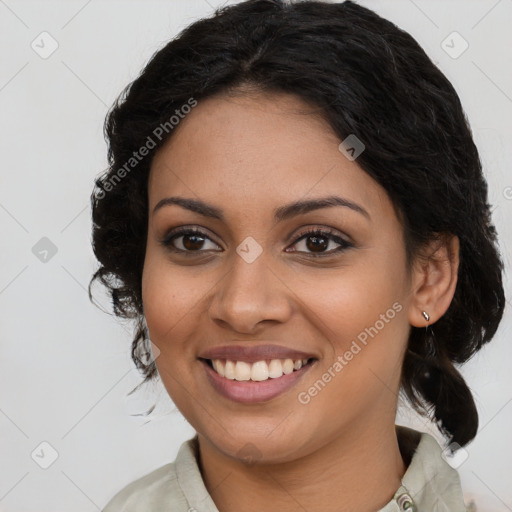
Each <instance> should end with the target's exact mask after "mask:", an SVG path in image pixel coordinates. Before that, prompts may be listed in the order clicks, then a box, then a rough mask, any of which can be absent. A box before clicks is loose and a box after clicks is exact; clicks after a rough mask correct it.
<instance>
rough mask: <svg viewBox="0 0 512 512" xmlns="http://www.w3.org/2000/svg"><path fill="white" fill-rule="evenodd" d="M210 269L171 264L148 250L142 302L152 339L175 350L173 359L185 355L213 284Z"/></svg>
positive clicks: (161, 347) (164, 349) (167, 350)
mask: <svg viewBox="0 0 512 512" xmlns="http://www.w3.org/2000/svg"><path fill="white" fill-rule="evenodd" d="M212 284H213V283H210V280H209V278H208V273H207V272H203V273H201V272H199V271H198V272H193V271H191V267H182V268H180V267H179V266H178V265H172V264H171V263H170V262H169V261H167V260H166V258H165V257H162V256H158V255H154V254H153V253H152V251H151V250H148V252H147V255H146V260H145V263H144V272H143V276H142V301H143V305H144V314H145V317H146V321H147V324H148V326H149V329H150V337H151V340H152V341H153V342H154V343H155V344H156V345H157V346H158V348H159V349H160V350H161V351H164V352H168V353H171V352H172V353H173V357H172V358H170V359H169V360H170V361H175V360H176V358H175V357H174V355H175V353H176V354H178V357H179V358H183V357H186V356H187V355H189V354H188V353H187V349H186V347H187V346H188V345H189V344H187V337H188V335H189V333H191V332H193V331H194V329H193V328H192V327H191V324H192V325H193V324H194V323H195V324H196V325H197V315H198V314H199V311H200V308H201V307H204V305H203V302H204V300H205V297H206V295H207V291H208V289H209V288H210V287H211V286H212Z"/></svg>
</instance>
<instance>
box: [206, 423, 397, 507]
mask: <svg viewBox="0 0 512 512" xmlns="http://www.w3.org/2000/svg"><path fill="white" fill-rule="evenodd" d="M375 425H377V426H375ZM199 451H200V462H201V469H202V473H203V479H204V481H205V484H206V488H207V489H208V492H209V493H210V495H211V497H212V499H213V501H214V502H215V504H216V505H217V508H218V509H219V511H220V512H239V511H240V510H244V511H246V512H253V511H254V512H256V511H258V512H259V511H261V510H266V511H268V512H272V511H277V510H279V511H280V512H288V511H290V512H292V511H294V512H295V511H296V510H298V509H299V510H300V509H303V510H307V511H308V512H317V511H318V512H320V511H322V512H334V511H339V510H340V505H341V504H342V508H343V510H361V511H363V510H368V511H371V510H378V509H380V508H382V507H383V506H384V505H385V504H386V503H388V502H389V501H390V500H391V498H392V497H393V495H394V493H395V492H396V490H397V489H398V488H399V486H400V484H401V478H402V476H403V474H404V473H405V470H406V468H405V465H404V462H403V460H402V457H401V455H400V450H399V447H398V441H397V438H396V431H395V425H394V421H390V422H388V423H387V424H386V425H383V424H379V423H378V422H369V423H366V425H365V426H364V427H363V428H361V425H358V426H357V428H353V429H351V431H350V432H345V433H343V434H342V435H340V436H338V437H337V438H335V439H333V440H332V441H330V442H329V443H327V444H325V445H324V446H323V447H322V448H320V449H318V450H316V451H315V452H313V453H311V454H309V455H307V456H305V457H302V458H301V459H298V460H294V461H291V462H286V463H280V464H254V465H247V464H244V463H242V462H240V461H238V460H236V459H233V458H231V457H227V456H226V455H224V454H222V453H221V452H219V451H218V450H217V449H216V448H214V447H213V446H212V445H211V444H209V443H208V441H207V440H206V439H205V438H204V437H202V436H201V435H199ZM368 489H371V493H370V492H368Z"/></svg>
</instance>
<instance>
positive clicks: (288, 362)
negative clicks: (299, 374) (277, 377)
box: [283, 359, 294, 375]
mask: <svg viewBox="0 0 512 512" xmlns="http://www.w3.org/2000/svg"><path fill="white" fill-rule="evenodd" d="M293 367H294V364H293V360H292V359H285V361H284V363H283V373H284V374H285V375H288V374H289V373H292V372H293Z"/></svg>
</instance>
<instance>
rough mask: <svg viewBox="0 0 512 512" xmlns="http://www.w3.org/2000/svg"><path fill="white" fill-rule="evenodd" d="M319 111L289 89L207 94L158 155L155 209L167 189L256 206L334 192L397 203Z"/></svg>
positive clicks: (379, 204) (379, 203) (374, 204)
mask: <svg viewBox="0 0 512 512" xmlns="http://www.w3.org/2000/svg"><path fill="white" fill-rule="evenodd" d="M318 112H319V110H318V108H317V107H315V106H311V105H308V104H306V103H304V102H303V101H302V100H300V99H299V98H297V97H295V96H293V95H287V94H272V95H268V94H263V93H256V94H250V95H236V96H226V95H223V96H217V97H212V98H208V99H206V100H203V101H199V102H198V105H197V106H196V107H195V108H194V109H193V110H192V111H191V112H190V113H189V114H188V115H187V116H186V117H185V119H183V120H181V121H180V125H179V126H178V129H176V131H175V132H174V133H173V135H172V137H171V138H170V139H169V140H168V141H167V142H166V143H165V144H164V145H163V146H162V148H160V150H159V151H158V152H157V154H156V155H155V157H154V159H153V162H152V166H151V172H150V179H149V199H150V210H151V209H152V208H153V207H154V206H155V205H156V204H157V203H158V201H160V200H161V199H162V198H163V197H165V196H166V195H183V196H185V197H197V198H201V199H203V200H205V201H208V202H209V203H214V204H222V205H223V207H225V209H226V210H229V209H230V207H231V208H233V209H234V210H238V211H240V209H241V210H242V211H252V212H258V211H260V210H261V208H262V207H265V209H268V206H269V204H275V206H279V205H281V204H283V203H287V202H290V201H293V200H299V199H304V198H314V197H320V196H326V195H333V194H336V195H342V196H343V197H346V198H347V199H350V200H353V201H355V202H359V203H364V204H365V205H366V206H365V208H366V207H367V209H369V210H371V209H374V210H377V212H378V210H379V209H380V210H382V208H384V209H386V208H389V206H390V203H389V199H388V198H387V194H386V192H385V191H384V189H383V188H382V187H381V186H380V185H379V184H378V183H377V182H376V181H375V180H373V179H372V178H371V177H370V176H369V175H367V174H366V173H365V172H364V171H363V170H362V169H361V168H360V167H359V166H358V165H357V163H356V161H350V160H348V159H347V158H346V157H345V156H344V155H343V154H342V153H341V152H340V151H339V149H338V146H339V144H340V142H341V141H340V139H339V138H338V136H337V135H336V134H335V133H334V132H333V130H332V129H331V127H330V126H329V125H328V123H327V122H326V121H324V120H323V119H322V118H321V117H320V116H319V115H318ZM377 212H376V213H377Z"/></svg>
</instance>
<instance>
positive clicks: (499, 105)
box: [0, 0, 512, 512]
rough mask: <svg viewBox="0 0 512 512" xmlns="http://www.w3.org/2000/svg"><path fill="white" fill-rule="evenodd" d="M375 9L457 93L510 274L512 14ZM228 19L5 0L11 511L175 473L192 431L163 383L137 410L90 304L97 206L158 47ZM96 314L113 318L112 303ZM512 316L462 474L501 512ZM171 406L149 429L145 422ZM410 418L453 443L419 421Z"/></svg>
mask: <svg viewBox="0 0 512 512" xmlns="http://www.w3.org/2000/svg"><path fill="white" fill-rule="evenodd" d="M360 3H361V4H363V5H366V6H368V7H370V8H373V9H374V10H376V11H377V12H378V13H379V14H381V15H383V16H384V17H387V18H388V19H390V20H391V21H393V22H395V23H396V24H397V25H399V26H400V27H402V28H404V29H406V30H407V31H408V32H410V33H411V34H412V35H413V36H414V37H415V38H416V39H417V40H418V42H419V43H420V44H421V45H422V46H423V48H424V49H425V51H426V52H427V53H428V54H429V56H430V57H431V58H432V59H433V60H434V62H435V63H436V64H437V65H438V66H440V68H441V70H442V71H443V72H444V73H445V74H446V75H447V77H448V78H449V79H450V80H451V81H452V83H453V84H454V86H455V88H456V89H457V91H458V92H459V94H460V97H461V100H462V103H463V105H464V107H465V110H466V112H467V114H468V118H469V120H470V123H471V126H472V129H473V132H474V137H475V140H476V143H477V146H478V147H479V150H480V152H481V157H482V160H483V164H484V168H485V173H486V176H487V178H488V182H489V198H490V202H491V204H492V205H493V212H494V213H493V215H494V221H495V224H496V226H497V229H498V232H499V234H500V240H501V242H500V243H501V248H502V252H503V256H504V259H505V262H506V265H507V273H508V272H509V270H510V247H511V241H512V224H511V222H510V219H511V218H512V188H510V187H512V174H511V156H510V151H508V150H507V147H508V144H509V137H510V135H511V133H512V132H511V124H512V122H511V119H512V116H511V114H512V75H511V71H510V70H512V62H511V60H512V58H511V48H512V44H511V43H512V35H511V30H510V27H512V0H478V1H467V0H464V1H449V0H448V1H446V0H445V1H439V0H438V1H432V0H421V1H420V0H366V1H361V2H360ZM220 5H221V2H220V1H217V0H208V1H206V0H187V1H185V0H167V1H156V0H153V1H150V0H144V1H142V0H131V1H126V0H125V1H120V0H109V1H106V0H89V1H86V0H80V1H75V0H72V1H59V2H58V1H24V0H0V48H1V49H0V52H1V68H0V69H1V74H0V108H1V113H2V115H1V120H0V123H1V124H0V126H1V138H0V155H1V160H2V166H1V190H0V222H1V227H2V236H1V237H0V243H1V246H0V250H1V265H0V308H1V313H2V317H1V318H2V320H1V324H0V325H1V353H0V364H1V373H0V390H1V395H0V433H1V436H0V439H1V453H2V456H1V473H0V510H1V511H6V512H36V511H37V512H56V511H64V510H67V511H69V510H74V511H75V512H87V511H95V510H100V509H101V508H102V507H103V506H104V505H105V504H106V502H107V501H108V500H109V499H110V498H111V497H112V496H113V495H114V494H115V493H116V492H117V491H118V490H120V489H121V488H122V487H123V486H124V485H126V484H127V483H129V482H130V481H132V480H134V479H135V478H138V477H139V476H142V475H144V474H145V473H147V472H149V471H151V470H152V469H155V468H157V467H158V466H161V465H163V464H165V463H167V462H171V461H172V460H174V458H175V455H176V453H177V450H178V448H179V446H180V444H181V443H182V442H183V441H184V440H186V439H188V438H190V437H191V436H192V435H193V430H192V429H191V427H190V426H189V425H188V424H187V423H186V422H185V420H184V419H183V418H182V416H181V415H180V413H179V412H178V411H177V410H176V409H175V408H174V406H173V404H172V402H171V401H170V399H169V398H168V396H167V394H166V393H165V390H164V389H163V386H162V385H161V384H156V385H154V386H152V387H151V386H150V387H148V388H147V389H146V391H144V388H143V389H142V391H139V392H138V393H134V394H133V395H131V396H129V397H128V396H127V394H128V393H129V392H130V391H131V390H132V389H133V388H134V387H135V386H136V385H137V384H138V383H139V382H140V380H141V378H140V376H139V375H138V373H137V372H136V371H135V369H134V366H133V364H132V362H131V360H130V344H131V329H130V325H129V324H128V323H123V322H120V321H118V320H117V319H115V318H114V317H112V316H109V315H108V314H105V313H104V312H102V311H101V310H99V309H98V308H96V307H95V306H93V305H92V304H91V303H90V302H89V299H88V296H87V293H86V288H87V285H88V282H89V279H90V277H91V274H92V272H93V271H94V270H95V268H96V263H95V260H94V257H93V254H92V250H91V245H90V231H91V224H90V208H89V195H90V193H91V189H92V185H93V179H94V177H95V176H96V175H97V174H98V173H99V172H101V171H102V170H103V169H104V168H105V166H106V145H105V142H104V140H103V135H102V129H103V126H102V125H103V120H104V117H105V114H106V112H107V108H108V107H109V106H110V105H111V104H112V102H113V101H114V99H115V98H116V97H117V95H118V94H119V93H120V91H121V90H122V88H123V87H124V86H125V85H127V84H128V82H130V81H131V80H133V79H134V78H136V76H137V75H138V73H139V71H140V69H141V68H142V66H143V65H144V64H145V63H146V62H147V60H148V59H149V57H150V56H151V55H152V54H153V53H154V52H155V51H156V50H157V49H159V48H160V47H162V46H163V45H164V44H165V43H166V42H167V41H168V40H169V39H170V38H172V37H173V36H174V35H175V34H176V33H177V31H178V30H180V29H182V28H184V27H185V26H187V25H188V24H190V23H191V22H193V21H194V20H196V19H198V18H199V17H203V16H206V15H209V14H211V13H212V11H213V8H214V7H217V6H220ZM43 31H47V32H49V34H51V36H52V38H54V39H55V40H56V41H57V42H58V45H59V46H58V49H57V50H56V51H55V53H53V54H52V55H51V56H50V57H48V58H47V59H43V58H41V57H40V56H39V55H38V54H37V53H36V52H35V51H34V50H33V49H32V48H31V43H32V41H33V40H36V43H37V42H38V41H40V38H39V39H38V36H39V34H40V33H41V32H43ZM453 31H457V32H458V33H459V34H460V35H461V36H462V37H463V38H464V39H465V40H466V41H467V42H468V43H469V47H468V49H467V50H466V51H465V52H464V53H463V54H462V55H460V57H458V58H456V59H454V58H452V57H450V56H449V55H448V54H447V53H446V52H445V51H444V50H443V48H442V46H441V43H442V41H443V40H445V39H446V37H447V36H448V35H449V34H451V33H452V32H453ZM39 44H41V43H39ZM454 44H459V43H457V42H456V43H454ZM45 47H46V48H49V40H47V44H46V46H45ZM507 220H508V222H507ZM43 237H47V238H49V239H50V240H51V242H52V243H53V244H54V245H55V247H56V249H57V252H56V254H55V255H54V256H53V257H51V258H48V261H47V262H46V263H44V262H42V261H40V260H39V259H38V258H37V257H36V255H35V254H34V253H33V252H32V248H33V247H34V245H35V244H36V243H37V242H38V241H39V240H40V239H41V238H43ZM505 279H506V286H507V293H510V280H509V278H508V276H507V275H506V276H505ZM98 300H99V301H100V302H101V303H102V304H103V305H104V307H105V308H108V299H107V298H106V296H105V295H98ZM509 305H510V303H508V304H507V310H506V313H505V318H504V320H503V322H502V324H501V326H500V330H499V331H498V334H497V336H496V338H495V339H494V340H493V342H492V343H491V344H490V345H489V346H488V347H486V348H485V349H484V350H483V351H482V352H481V353H480V354H478V356H477V357H475V358H474V359H473V360H471V361H470V362H469V363H468V364H467V365H466V366H465V367H464V369H463V374H464V376H465V377H466V379H467V381H468V383H469V385H470V386H471V388H472V390H473V392H474V395H475V398H476V401H477V405H478V409H479V413H480V430H479V433H478V435H477V437H476V440H475V441H474V442H473V443H471V444H470V445H469V446H468V447H467V455H468V457H467V459H466V460H465V461H464V462H463V464H462V465H460V466H459V468H458V470H459V472H460V475H461V478H462V484H463V489H464V493H465V497H466V500H467V501H469V500H470V498H474V499H475V501H476V504H477V506H478V510H479V511H481V510H485V511H486V512H494V511H506V510H512V486H511V485H510V483H511V481H512V440H511V435H510V432H511V428H510V427H511V425H512V372H511V371H510V366H511V362H512V345H511V343H510V338H511V336H510V335H511V315H510V307H509ZM156 400H158V404H157V408H156V410H155V412H154V413H153V415H152V417H153V419H152V420H151V421H150V422H147V418H144V417H142V416H130V414H134V413H140V412H143V411H144V410H146V409H147V408H149V407H150V406H151V405H152V404H153V403H154V402H155V401H156ZM398 421H399V422H400V423H403V424H408V425H412V426H414V427H416V428H419V429H422V430H427V429H428V430H429V431H431V432H433V433H434V434H435V435H436V437H437V438H438V439H440V437H439V436H438V435H437V433H436V432H437V431H436V430H435V428H433V427H432V426H429V425H427V424H425V422H424V421H422V420H420V419H418V418H416V417H415V416H414V415H412V414H410V413H408V412H407V409H404V411H403V412H402V413H401V415H400V418H399V419H398ZM42 442H46V443H49V445H51V447H49V446H48V445H42V446H41V445H40V444H41V443H42ZM52 450H55V451H56V452H57V453H58V458H57V459H56V460H55V462H54V463H53V464H52V465H50V467H48V469H42V468H41V467H40V465H39V464H38V463H36V460H37V461H38V462H39V463H40V464H41V463H44V462H46V463H49V462H51V459H50V457H51V455H52ZM32 454H33V455H32Z"/></svg>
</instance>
